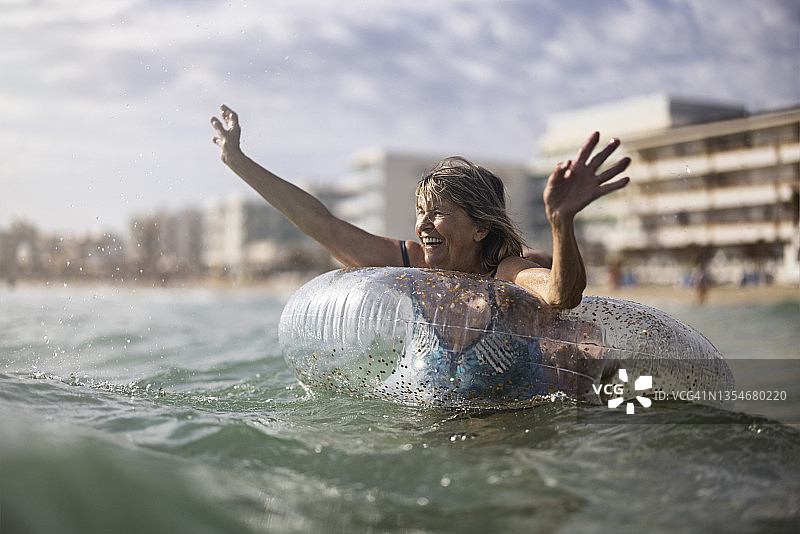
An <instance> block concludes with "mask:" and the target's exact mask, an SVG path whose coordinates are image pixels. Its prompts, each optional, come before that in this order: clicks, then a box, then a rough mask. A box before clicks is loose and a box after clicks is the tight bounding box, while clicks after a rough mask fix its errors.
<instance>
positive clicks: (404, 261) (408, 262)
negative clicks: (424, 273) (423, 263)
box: [400, 240, 496, 271]
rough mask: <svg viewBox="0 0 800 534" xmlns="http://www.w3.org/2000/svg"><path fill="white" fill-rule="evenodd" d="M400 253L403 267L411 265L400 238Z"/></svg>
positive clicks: (404, 244)
mask: <svg viewBox="0 0 800 534" xmlns="http://www.w3.org/2000/svg"><path fill="white" fill-rule="evenodd" d="M400 254H402V255H403V267H411V262H410V261H409V260H408V250H407V249H406V242H405V241H403V240H400ZM495 271H496V270H495Z"/></svg>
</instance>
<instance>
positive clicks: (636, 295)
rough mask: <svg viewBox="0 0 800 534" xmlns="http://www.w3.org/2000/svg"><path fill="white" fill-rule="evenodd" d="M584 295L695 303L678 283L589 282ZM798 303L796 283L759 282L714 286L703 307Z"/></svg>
mask: <svg viewBox="0 0 800 534" xmlns="http://www.w3.org/2000/svg"><path fill="white" fill-rule="evenodd" d="M584 294H585V295H599V296H605V297H614V298H618V299H624V300H632V301H634V302H639V303H641V304H647V305H651V306H656V305H658V304H660V303H664V302H667V303H687V302H691V303H696V302H697V298H696V295H695V293H694V291H693V290H692V289H691V288H687V287H680V286H656V285H635V286H620V287H612V286H610V285H591V286H589V287H587V288H586V291H584ZM787 301H788V302H798V303H800V286H797V285H769V286H767V285H759V286H745V287H738V286H732V285H727V286H716V287H712V288H711V290H710V291H709V292H708V298H707V301H706V305H707V306H725V305H741V304H747V303H772V302H787Z"/></svg>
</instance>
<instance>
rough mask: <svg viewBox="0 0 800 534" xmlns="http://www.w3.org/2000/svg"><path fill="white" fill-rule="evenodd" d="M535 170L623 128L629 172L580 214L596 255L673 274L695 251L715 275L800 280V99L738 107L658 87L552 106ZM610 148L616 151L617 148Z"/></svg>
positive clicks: (646, 272) (649, 273)
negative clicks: (773, 107)
mask: <svg viewBox="0 0 800 534" xmlns="http://www.w3.org/2000/svg"><path fill="white" fill-rule="evenodd" d="M548 124H549V126H548V132H547V135H546V136H545V138H544V139H543V142H542V146H541V148H542V154H543V155H542V156H541V157H540V158H539V159H538V160H537V161H536V162H534V164H533V167H534V172H535V174H538V175H540V176H542V175H545V172H549V169H550V168H552V165H553V164H554V163H555V162H556V161H558V160H561V159H566V158H571V157H574V153H575V152H576V151H577V148H578V147H579V146H580V145H581V144H582V142H583V140H584V139H585V137H586V136H588V134H589V133H590V132H592V131H594V130H600V131H601V132H602V133H603V134H607V135H608V137H605V139H604V140H603V141H602V143H603V144H604V143H605V142H607V140H608V139H609V138H610V136H612V135H613V136H616V137H620V138H621V139H622V147H621V149H620V150H618V152H619V154H617V157H620V156H623V155H628V156H630V157H631V158H632V159H633V163H632V164H631V166H630V168H629V170H628V172H627V174H628V175H629V176H630V177H631V183H630V185H629V186H628V187H626V188H625V189H624V190H622V191H620V192H617V193H614V194H612V195H610V196H608V197H605V198H603V199H601V200H600V201H598V202H596V203H595V204H593V205H591V206H589V207H588V208H587V209H586V210H585V212H584V213H582V214H581V215H580V216H579V220H578V222H579V226H580V231H579V233H580V236H581V239H582V245H584V247H585V248H586V249H588V250H589V251H590V252H589V255H590V256H592V259H593V260H595V261H598V260H601V261H602V259H605V260H606V261H608V262H621V264H622V267H623V268H625V269H628V270H629V271H630V272H632V273H633V274H634V275H635V277H636V279H637V280H639V281H641V282H647V283H666V284H674V283H679V282H681V281H682V280H684V279H685V277H686V274H687V273H688V272H689V271H690V270H691V268H692V267H693V266H694V265H695V264H696V263H698V262H700V261H703V262H706V263H708V264H709V267H710V269H711V271H712V275H713V276H714V278H715V279H716V280H717V281H719V282H723V283H725V282H728V283H742V282H750V281H752V282H755V281H766V282H769V281H773V280H774V281H777V282H780V283H790V284H797V283H798V282H800V227H799V226H798V220H799V219H800V207H798V191H800V108H794V109H789V110H782V111H776V112H771V113H762V114H758V115H751V116H746V114H745V113H744V112H743V110H742V108H740V107H736V106H724V105H718V104H707V103H703V102H697V101H691V100H685V99H676V98H673V97H669V96H668V95H664V94H658V95H651V96H648V97H642V98H638V99H632V100H629V101H623V102H620V103H614V104H609V105H605V106H597V107H593V108H588V109H583V110H575V111H570V112H568V113H563V114H556V115H554V116H553V117H551V118H550V120H549V123H548ZM615 159H616V158H615Z"/></svg>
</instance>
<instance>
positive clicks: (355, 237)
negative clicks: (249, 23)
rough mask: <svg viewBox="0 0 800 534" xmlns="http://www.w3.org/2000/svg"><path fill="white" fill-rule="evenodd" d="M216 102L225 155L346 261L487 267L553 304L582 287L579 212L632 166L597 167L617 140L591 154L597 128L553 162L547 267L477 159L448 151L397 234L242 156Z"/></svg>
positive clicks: (233, 120)
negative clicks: (411, 230)
mask: <svg viewBox="0 0 800 534" xmlns="http://www.w3.org/2000/svg"><path fill="white" fill-rule="evenodd" d="M221 109H222V121H221V120H220V119H218V118H216V117H212V118H211V124H212V125H213V127H214V129H215V130H216V132H217V135H216V136H215V137H214V142H215V143H216V144H217V145H218V146H219V147H220V148H221V150H222V154H221V157H222V161H223V162H224V163H225V164H226V165H228V167H230V168H231V170H233V171H234V172H235V173H236V174H238V175H239V176H240V177H241V178H242V179H243V180H244V181H245V182H247V183H248V184H249V185H250V186H251V187H253V189H255V190H256V191H257V192H258V193H259V194H260V195H261V196H262V197H264V199H265V200H267V202H269V203H270V204H272V205H273V206H274V207H275V208H277V209H278V210H279V211H280V212H281V213H283V214H284V215H285V216H286V217H287V218H288V219H289V220H291V221H292V222H293V223H294V224H295V225H296V226H297V227H298V228H299V229H300V230H301V231H303V232H304V233H305V234H307V235H309V236H310V237H312V238H314V239H315V240H316V241H317V242H319V243H320V244H321V245H322V246H323V247H325V248H326V249H327V250H328V251H329V252H330V253H331V254H332V255H333V256H334V257H335V258H336V259H337V260H339V261H340V262H342V263H343V264H344V265H346V266H348V267H391V266H405V267H420V268H435V269H444V270H450V271H462V272H468V273H475V274H481V275H486V276H491V277H494V278H497V279H499V280H504V281H507V282H514V283H516V284H519V285H521V286H522V287H524V288H525V289H526V290H527V291H529V292H530V293H532V294H533V295H534V296H536V297H538V298H539V299H541V300H542V301H543V302H544V303H545V304H547V305H549V306H552V307H554V308H572V307H575V306H577V305H578V304H579V303H580V301H581V297H582V295H583V290H584V288H585V287H586V271H585V268H584V265H583V260H582V259H581V255H580V251H579V250H578V243H577V241H576V239H575V231H574V226H573V219H574V217H575V215H576V214H577V213H578V212H579V211H580V210H582V209H583V208H585V207H586V206H587V205H588V204H589V203H591V202H592V201H594V200H596V199H597V198H599V197H601V196H603V195H606V194H608V193H611V192H612V191H616V190H617V189H620V188H622V187H624V186H625V185H627V183H628V178H622V179H618V180H614V181H611V179H612V178H615V177H616V176H617V175H619V174H620V173H621V172H622V171H624V170H625V169H626V168H627V167H628V165H629V164H630V159H629V158H623V159H621V160H620V161H618V162H617V163H615V164H613V165H611V166H610V167H608V168H607V169H606V170H604V171H603V172H599V168H600V166H601V165H603V164H604V163H605V162H606V160H607V159H608V157H609V156H610V155H611V154H612V153H613V152H614V151H615V150H616V149H617V147H618V146H619V140H617V139H614V140H612V141H611V142H610V143H609V144H608V145H607V146H606V147H605V148H603V149H602V150H600V151H599V152H598V153H597V154H595V155H594V156H592V152H593V151H594V149H595V147H596V146H597V143H598V140H599V137H600V134H599V133H597V132H595V133H593V134H592V135H591V136H590V137H589V139H588V140H587V141H586V143H585V144H584V145H583V147H582V148H581V149H580V150H579V151H578V155H577V157H576V158H575V160H568V161H566V162H562V163H559V164H558V165H556V167H555V169H554V170H553V173H552V174H551V175H550V177H549V178H548V180H547V185H546V187H545V190H544V203H545V208H546V212H547V218H548V220H549V221H550V225H551V227H552V231H553V255H552V268H551V269H547V268H544V267H542V266H540V265H538V264H536V263H534V262H533V261H530V260H529V259H526V258H524V257H522V248H523V242H522V239H521V238H520V237H519V234H518V233H517V231H516V230H515V229H514V226H513V224H512V223H511V221H510V219H509V218H508V215H507V213H506V208H505V205H506V203H505V193H504V188H503V183H502V181H501V180H500V179H499V178H497V176H495V175H494V174H492V173H491V172H490V171H488V170H487V169H484V168H483V167H480V166H479V165H475V164H473V163H471V162H469V161H467V160H466V159H464V158H460V157H454V158H448V159H446V160H444V161H442V162H441V163H440V164H439V165H438V166H437V167H436V168H434V169H433V170H432V171H430V172H429V173H427V174H426V175H425V176H424V177H423V178H422V179H421V180H420V183H419V185H418V187H417V200H416V208H417V222H416V233H417V237H418V238H419V241H418V242H412V241H405V242H402V241H399V240H397V239H392V238H389V237H383V236H377V235H374V234H370V233H369V232H366V231H365V230H363V229H361V228H358V227H357V226H354V225H352V224H350V223H349V222H347V221H344V220H342V219H339V218H338V217H335V216H334V215H333V214H332V213H331V212H330V211H328V209H327V208H325V206H323V205H322V203H321V202H320V201H319V200H317V199H316V198H315V197H313V196H312V195H310V194H308V193H307V192H305V191H303V190H302V189H300V188H298V187H296V186H295V185H293V184H291V183H289V182H287V181H286V180H283V179H282V178H280V177H278V176H277V175H275V174H273V173H272V172H270V171H268V170H266V169H265V168H264V167H262V166H260V165H259V164H257V163H256V162H255V161H253V160H252V159H250V158H249V157H247V156H246V155H245V154H244V153H243V152H242V150H241V147H240V138H241V127H240V126H239V117H238V116H237V115H236V113H235V112H234V111H233V110H232V109H230V108H229V107H227V106H224V105H223V106H222V107H221ZM223 121H224V123H223ZM590 156H591V157H590Z"/></svg>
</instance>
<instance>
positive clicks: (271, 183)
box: [211, 105, 402, 267]
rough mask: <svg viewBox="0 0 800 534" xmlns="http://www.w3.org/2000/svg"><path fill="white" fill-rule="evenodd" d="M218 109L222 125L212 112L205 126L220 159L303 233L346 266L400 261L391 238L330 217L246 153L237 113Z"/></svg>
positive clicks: (395, 263)
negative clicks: (208, 125)
mask: <svg viewBox="0 0 800 534" xmlns="http://www.w3.org/2000/svg"><path fill="white" fill-rule="evenodd" d="M220 109H221V110H222V121H224V124H223V122H222V121H220V119H218V118H217V117H212V118H211V125H212V126H213V127H214V129H215V130H216V132H217V135H216V137H214V143H216V144H217V145H218V146H219V147H220V149H221V158H222V161H223V162H224V163H225V164H226V165H227V166H228V167H230V169H231V170H232V171H233V172H235V173H236V174H238V175H239V176H240V177H241V178H242V179H243V180H244V181H245V182H246V183H247V184H248V185H250V187H252V188H253V189H255V190H256V192H258V194H260V195H261V196H262V197H263V198H264V199H265V200H266V201H267V202H269V203H270V204H272V206H274V207H275V208H276V209H277V210H278V211H280V212H281V213H283V214H284V215H285V216H286V217H287V218H288V219H289V220H290V221H292V223H293V224H294V225H295V226H297V227H298V228H299V229H300V230H301V231H302V232H303V233H304V234H306V235H308V236H310V237H312V238H313V239H315V240H316V241H317V242H319V243H320V244H321V245H322V246H323V247H325V248H326V249H327V250H328V252H330V253H331V255H332V256H333V257H334V258H336V259H337V260H339V261H340V262H342V263H343V264H344V265H346V266H348V267H366V266H387V265H402V259H401V255H400V248H399V245H398V241H397V240H396V239H389V238H386V237H381V236H376V235H374V234H370V233H369V232H366V231H365V230H362V229H361V228H358V227H357V226H354V225H352V224H350V223H348V222H347V221H344V220H342V219H339V218H337V217H335V216H334V215H333V214H332V213H331V212H330V211H329V210H328V209H327V208H326V207H325V206H324V205H323V204H322V203H321V202H320V201H319V200H318V199H317V198H316V197H314V196H312V195H310V194H309V193H307V192H306V191H304V190H302V189H300V188H299V187H297V186H295V185H294V184H291V183H289V182H287V181H286V180H284V179H282V178H280V177H279V176H277V175H275V174H273V173H272V172H270V171H268V170H267V169H265V168H264V167H262V166H261V165H259V164H258V163H256V162H255V161H253V160H252V159H250V158H249V157H248V156H246V155H245V154H244V153H243V152H242V150H241V147H240V139H241V127H240V126H239V117H238V116H237V114H236V113H235V112H234V111H233V110H232V109H230V108H229V107H227V106H224V105H223V106H221V108H220Z"/></svg>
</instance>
